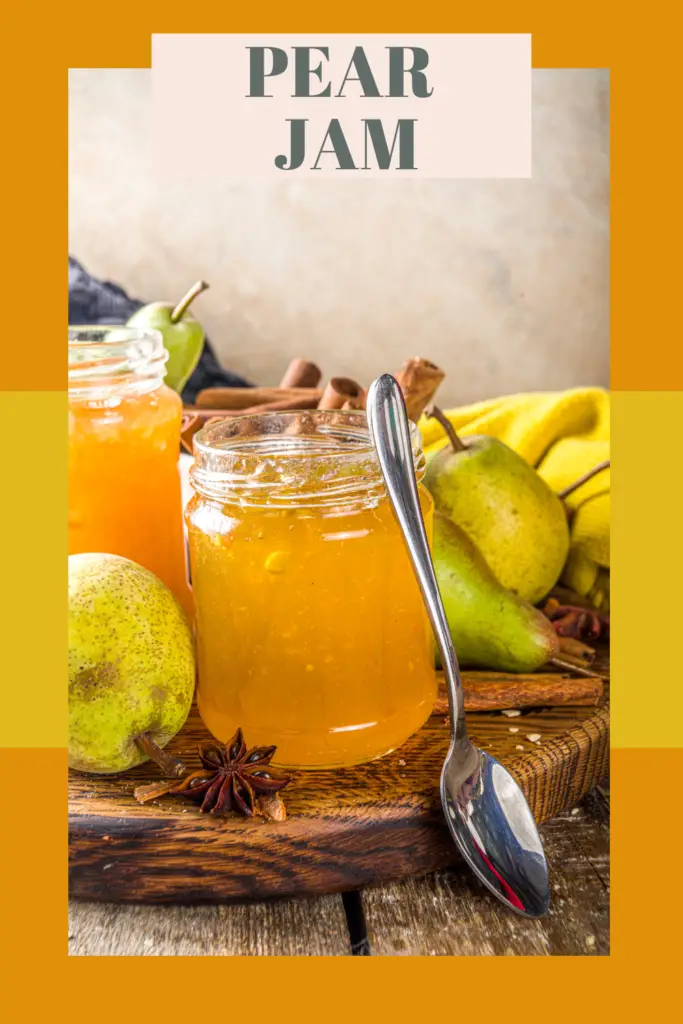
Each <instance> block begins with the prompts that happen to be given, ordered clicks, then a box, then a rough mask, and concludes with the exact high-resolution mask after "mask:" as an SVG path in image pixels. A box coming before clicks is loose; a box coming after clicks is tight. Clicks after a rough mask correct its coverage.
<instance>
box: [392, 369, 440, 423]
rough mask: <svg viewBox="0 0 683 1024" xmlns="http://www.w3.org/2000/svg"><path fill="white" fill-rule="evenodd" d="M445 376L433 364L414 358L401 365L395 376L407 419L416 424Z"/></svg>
mask: <svg viewBox="0 0 683 1024" xmlns="http://www.w3.org/2000/svg"><path fill="white" fill-rule="evenodd" d="M445 376H446V374H445V373H444V372H443V370H441V369H439V367H438V366H436V365H435V363H430V362H429V360H428V359H423V358H421V357H420V356H416V357H415V358H414V359H409V360H408V361H407V362H405V363H404V364H403V366H402V367H401V369H400V370H399V371H398V373H397V374H396V380H397V381H398V383H399V384H400V386H401V391H402V392H403V397H404V398H405V402H406V412H407V413H408V419H410V420H412V421H413V423H417V421H418V420H419V418H420V416H421V415H422V413H423V412H424V411H425V409H426V408H427V406H428V405H429V403H430V402H431V401H432V399H433V398H434V395H435V394H436V389H437V388H438V386H439V384H440V383H441V381H442V380H443V379H444V377H445Z"/></svg>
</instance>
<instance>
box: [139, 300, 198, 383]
mask: <svg viewBox="0 0 683 1024" xmlns="http://www.w3.org/2000/svg"><path fill="white" fill-rule="evenodd" d="M208 287H209V286H208V284H207V283H206V281H197V283H196V284H195V285H193V286H192V288H190V290H189V292H188V293H187V294H186V295H184V296H183V298H182V299H181V300H180V302H178V303H177V304H176V305H174V304H173V303H170V302H151V303H150V304H149V305H147V306H143V307H142V309H139V310H138V311H137V313H133V315H132V317H131V318H130V320H129V321H128V324H127V326H128V327H140V328H142V329H143V330H144V329H145V328H150V327H151V328H153V329H154V330H156V331H160V332H161V336H162V338H163V339H164V347H165V349H166V351H167V352H168V362H167V363H166V376H165V377H164V382H165V383H166V384H168V386H169V387H170V388H173V390H174V391H177V392H178V394H180V392H181V391H182V390H183V388H184V387H185V385H186V384H187V382H188V380H189V379H190V377H191V375H192V372H193V370H194V368H195V366H196V365H197V363H198V362H199V359H200V357H201V354H202V349H203V348H204V330H203V328H202V326H201V324H199V323H198V322H197V321H196V320H195V318H194V317H193V316H192V314H191V313H188V309H189V307H190V304H191V303H192V302H193V301H194V299H196V297H197V296H198V295H199V294H200V293H201V292H203V291H206V289H207V288H208Z"/></svg>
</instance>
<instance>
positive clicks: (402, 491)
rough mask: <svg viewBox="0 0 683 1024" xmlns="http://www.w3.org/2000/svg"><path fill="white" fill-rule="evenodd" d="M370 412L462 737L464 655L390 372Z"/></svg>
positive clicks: (373, 390) (375, 386)
mask: <svg viewBox="0 0 683 1024" xmlns="http://www.w3.org/2000/svg"><path fill="white" fill-rule="evenodd" d="M367 415H368V426H369V429H370V437H371V438H372V442H373V444H374V446H375V451H376V453H377V458H378V460H379V464H380V468H381V470H382V476H383V477H384V483H385V484H386V488H387V492H388V494H389V500H390V501H391V504H392V507H393V510H394V514H395V516H396V519H397V520H398V524H399V526H400V527H401V532H402V533H403V539H404V541H405V544H406V547H407V549H408V554H409V555H410V560H411V562H412V564H413V569H414V571H415V575H416V577H417V581H418V583H419V585H420V590H421V591H422V596H423V598H424V602H425V606H426V608H427V614H428V615H429V621H430V622H431V624H432V629H433V630H434V635H435V637H436V642H437V644H438V646H439V651H440V652H441V662H442V665H443V669H444V673H445V676H446V682H447V684H448V703H449V707H450V712H451V732H452V734H453V738H454V740H458V739H460V738H461V737H464V736H466V735H467V732H466V729H465V711H464V701H463V697H462V684H461V682H460V672H459V670H458V659H457V657H456V654H455V648H454V647H453V641H452V639H451V633H450V630H449V628H448V620H447V619H446V612H445V610H444V606H443V602H442V600H441V594H440V593H439V586H438V584H437V582H436V575H435V573H434V565H433V563H432V556H431V553H430V551H429V543H428V541H427V533H426V531H425V525H424V520H423V518H422V509H421V508H420V499H419V496H418V491H417V480H416V479H415V469H414V467H413V449H412V444H411V439H410V426H409V423H408V416H407V413H406V407H405V402H404V400H403V393H402V392H401V389H400V387H399V385H398V382H397V381H396V380H395V379H394V378H393V377H392V376H391V375H390V374H388V373H385V374H383V375H382V376H381V377H378V378H377V380H375V381H374V382H373V383H372V384H371V386H370V390H369V391H368V398H367Z"/></svg>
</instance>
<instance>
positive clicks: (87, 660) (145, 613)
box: [69, 554, 195, 773]
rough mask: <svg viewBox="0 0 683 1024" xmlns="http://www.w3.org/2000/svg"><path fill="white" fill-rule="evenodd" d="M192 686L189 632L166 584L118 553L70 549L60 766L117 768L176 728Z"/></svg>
mask: <svg viewBox="0 0 683 1024" xmlns="http://www.w3.org/2000/svg"><path fill="white" fill-rule="evenodd" d="M194 684H195V655H194V640H193V636H192V631H191V629H190V625H189V623H188V621H187V618H186V617H185V613H184V612H183V611H182V609H181V607H180V605H179V604H178V602H177V601H176V599H175V597H174V596H173V594H172V593H171V591H170V590H169V589H168V588H167V587H166V586H165V585H164V584H163V583H162V582H161V580H159V579H157V577H156V576H154V575H153V573H151V572H149V571H148V570H147V569H143V568H142V566H140V565H137V564H136V563H135V562H131V561H130V560H129V559H127V558H119V557H118V556H117V555H105V554H80V555H70V556H69V767H71V768H76V769H77V770H78V771H82V772H95V773H114V772H122V771H125V770H126V769H127V768H132V767H133V766H134V765H137V764H141V763H142V762H143V761H146V760H148V758H147V757H146V756H145V755H144V754H143V753H142V752H141V751H140V750H139V748H138V746H137V745H136V743H135V738H136V737H137V736H139V735H140V734H141V733H143V732H148V733H149V734H150V736H151V737H152V739H153V740H154V741H155V742H156V743H157V744H158V745H159V746H160V747H163V746H165V745H166V744H167V743H168V742H169V740H171V739H172V738H173V736H175V734H176V733H177V732H178V731H179V730H180V729H181V728H182V726H183V725H184V723H185V720H186V718H187V716H188V713H189V710H190V705H191V703H192V695H193V692H194Z"/></svg>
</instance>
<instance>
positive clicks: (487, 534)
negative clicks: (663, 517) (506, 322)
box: [424, 418, 569, 604]
mask: <svg viewBox="0 0 683 1024" xmlns="http://www.w3.org/2000/svg"><path fill="white" fill-rule="evenodd" d="M442 423H443V425H444V427H445V426H446V424H448V428H449V429H448V434H449V443H448V444H447V445H446V446H445V447H444V448H442V449H440V450H439V451H438V452H437V453H436V454H435V455H434V456H433V457H432V458H431V459H430V460H429V464H428V466H427V469H426V473H425V477H424V483H425V486H426V487H427V489H428V490H429V491H430V492H431V495H432V497H433V499H434V506H435V508H436V509H437V511H439V512H442V513H443V514H444V515H447V516H448V517H449V518H450V519H452V520H453V522H454V523H457V524H458V526H460V527H461V528H462V529H463V530H464V531H465V533H466V534H467V535H468V537H470V539H471V540H472V541H474V543H475V544H476V545H477V547H478V548H479V550H480V551H481V553H482V555H483V556H484V559H485V560H486V562H488V564H489V566H490V568H491V569H492V570H493V573H494V575H495V576H496V577H497V578H498V580H499V581H500V583H502V585H503V586H504V587H506V588H507V589H508V590H512V591H513V592H514V593H515V594H517V595H518V596H519V597H521V598H523V599H524V600H525V601H529V602H530V603H531V604H536V603H537V602H538V601H540V599H541V598H542V597H544V596H545V595H546V594H547V593H548V592H549V591H550V590H552V588H553V587H554V586H555V584H556V583H557V580H558V579H559V576H560V573H561V572H562V568H563V566H564V563H565V561H566V559H567V554H568V552H569V526H568V523H567V513H566V510H565V506H564V504H563V502H562V501H561V499H560V498H559V497H558V495H557V494H555V492H554V491H553V490H552V489H551V488H550V487H549V486H548V484H547V483H546V482H545V480H543V479H542V477H540V476H539V474H538V473H537V472H536V470H535V469H534V468H533V466H530V465H529V463H528V462H526V461H525V460H524V459H523V458H522V457H521V456H520V455H518V454H517V453H516V452H515V451H513V450H512V448H508V446H507V445H506V444H503V442H502V441H499V440H498V439H497V438H495V437H468V438H466V439H465V440H461V439H460V438H459V437H458V435H457V434H456V433H455V431H454V430H453V428H452V426H451V425H450V424H449V423H448V421H447V420H445V418H444V420H442Z"/></svg>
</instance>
